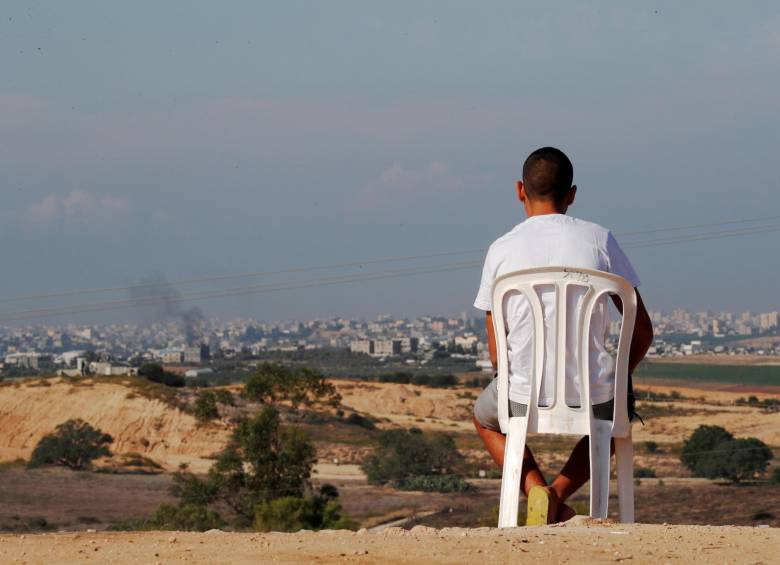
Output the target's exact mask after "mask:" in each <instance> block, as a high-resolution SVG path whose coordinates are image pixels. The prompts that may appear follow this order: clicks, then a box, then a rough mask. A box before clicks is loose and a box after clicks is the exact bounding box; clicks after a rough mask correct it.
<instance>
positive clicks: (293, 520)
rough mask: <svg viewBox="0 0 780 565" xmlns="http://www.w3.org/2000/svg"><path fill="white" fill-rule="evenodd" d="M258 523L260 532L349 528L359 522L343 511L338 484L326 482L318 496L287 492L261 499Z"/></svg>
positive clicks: (256, 525)
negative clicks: (302, 496) (336, 486)
mask: <svg viewBox="0 0 780 565" xmlns="http://www.w3.org/2000/svg"><path fill="white" fill-rule="evenodd" d="M254 527H255V529H256V530H258V531H260V532H271V531H274V532H297V531H298V530H303V529H306V530H322V529H330V530H346V529H352V528H354V527H355V524H354V523H353V522H352V520H350V519H349V518H348V517H346V516H345V515H343V514H342V509H341V504H339V502H338V491H337V490H336V488H335V487H333V486H331V485H324V486H323V487H322V488H321V489H320V492H319V494H317V495H316V496H309V497H306V498H299V497H294V496H285V497H282V498H277V499H274V500H267V501H263V502H261V503H259V504H258V505H257V506H256V507H255V521H254Z"/></svg>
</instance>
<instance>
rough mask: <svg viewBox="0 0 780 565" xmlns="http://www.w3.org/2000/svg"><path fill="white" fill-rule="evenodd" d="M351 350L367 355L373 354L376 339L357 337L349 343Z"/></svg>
mask: <svg viewBox="0 0 780 565" xmlns="http://www.w3.org/2000/svg"><path fill="white" fill-rule="evenodd" d="M349 350H350V351H351V352H352V353H365V354H366V355H373V353H374V341H373V340H370V339H356V340H353V341H352V342H351V343H350V344H349Z"/></svg>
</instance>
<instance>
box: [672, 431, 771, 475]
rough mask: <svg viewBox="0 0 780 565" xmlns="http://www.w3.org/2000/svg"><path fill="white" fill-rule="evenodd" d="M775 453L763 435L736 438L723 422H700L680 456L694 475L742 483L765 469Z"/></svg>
mask: <svg viewBox="0 0 780 565" xmlns="http://www.w3.org/2000/svg"><path fill="white" fill-rule="evenodd" d="M772 456H773V454H772V451H771V450H770V449H769V447H768V446H767V445H766V444H765V443H764V442H763V441H761V440H759V439H756V438H739V439H736V438H734V436H733V435H732V434H731V433H729V432H728V431H727V430H725V429H724V428H721V427H720V426H699V427H698V428H697V429H696V431H694V432H693V434H692V435H691V437H690V438H688V439H687V440H686V441H685V444H684V445H683V451H682V456H681V458H680V459H681V461H682V463H683V465H685V466H686V467H687V468H688V469H689V470H690V471H691V472H692V473H693V474H694V476H697V477H706V478H709V479H718V478H723V479H728V480H730V481H732V482H734V483H738V482H740V481H744V480H746V479H751V478H753V477H754V476H755V475H756V474H757V473H762V472H763V471H765V470H766V468H767V467H768V465H769V461H770V460H771V459H772Z"/></svg>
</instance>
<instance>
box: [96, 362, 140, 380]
mask: <svg viewBox="0 0 780 565" xmlns="http://www.w3.org/2000/svg"><path fill="white" fill-rule="evenodd" d="M89 370H90V372H92V373H93V374H95V375H103V376H106V377H115V376H123V375H133V376H135V375H137V374H138V369H137V368H136V367H125V366H124V365H112V364H111V363H102V362H101V363H90V364H89Z"/></svg>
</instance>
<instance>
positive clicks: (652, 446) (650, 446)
mask: <svg viewBox="0 0 780 565" xmlns="http://www.w3.org/2000/svg"><path fill="white" fill-rule="evenodd" d="M645 450H646V451H647V452H648V453H657V452H658V443H657V442H654V441H646V442H645Z"/></svg>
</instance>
